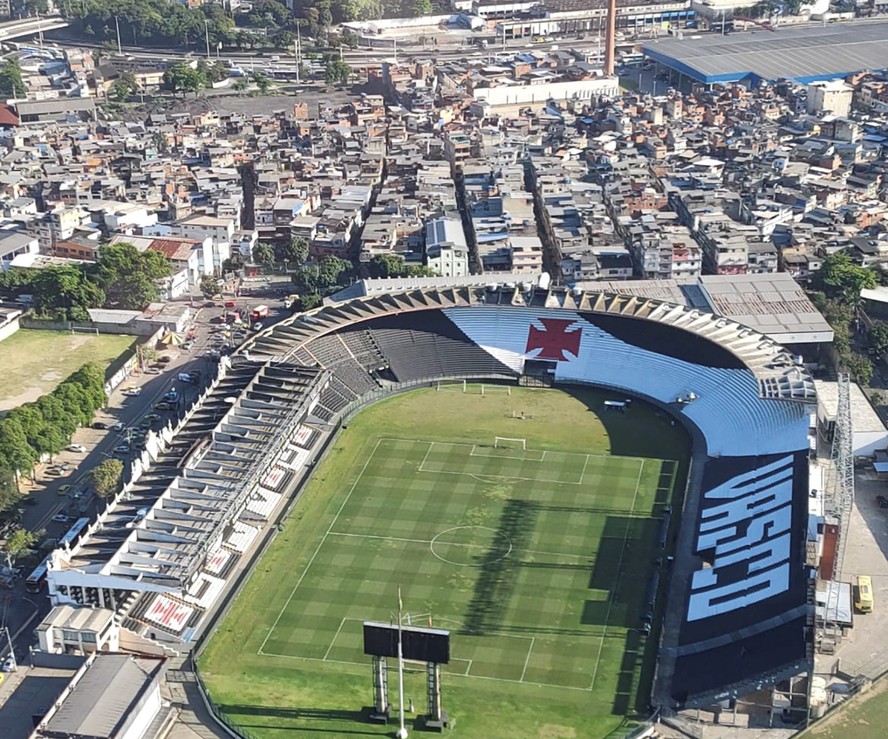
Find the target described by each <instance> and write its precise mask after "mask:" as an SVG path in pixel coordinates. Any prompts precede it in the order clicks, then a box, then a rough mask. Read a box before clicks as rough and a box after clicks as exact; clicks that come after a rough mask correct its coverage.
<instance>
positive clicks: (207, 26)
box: [204, 19, 210, 59]
mask: <svg viewBox="0 0 888 739" xmlns="http://www.w3.org/2000/svg"><path fill="white" fill-rule="evenodd" d="M204 38H205V39H206V42H207V59H209V58H210V22H209V21H208V20H206V19H204Z"/></svg>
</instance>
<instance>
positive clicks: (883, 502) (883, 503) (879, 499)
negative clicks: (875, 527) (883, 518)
mask: <svg viewBox="0 0 888 739" xmlns="http://www.w3.org/2000/svg"><path fill="white" fill-rule="evenodd" d="M876 503H877V504H878V506H879V508H888V498H886V497H885V496H884V495H877V496H876Z"/></svg>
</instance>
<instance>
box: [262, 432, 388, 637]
mask: <svg viewBox="0 0 888 739" xmlns="http://www.w3.org/2000/svg"><path fill="white" fill-rule="evenodd" d="M381 443H382V439H379V440H378V441H377V442H376V446H374V447H373V453H372V454H371V455H370V456H369V457H367V461H366V462H364V466H363V467H361V471H360V472H359V473H358V476H357V477H356V478H355V481H354V482H353V483H352V486H351V488H349V491H348V494H347V495H346V496H345V500H343V501H342V505H341V506H339V510H338V511H336V515H335V516H334V517H333V520H332V521H331V522H330V525H329V526H328V527H327V530H326V531H325V532H324V535H323V536H322V537H321V540H320V542H318V545H317V547H316V548H315V550H314V554H312V555H311V559H309V560H308V564H307V565H305V569H303V570H302V574H301V575H300V576H299V579H298V580H297V581H296V584H295V585H294V586H293V590H292V591H291V592H290V596H289V597H288V598H287V601H286V602H285V603H284V606H283V608H281V612H280V613H279V614H278V615H277V618H276V619H275V620H274V623H273V624H272V625H271V628H270V629H269V630H268V634H266V635H265V639H264V640H263V641H262V645H261V646H260V647H259V652H258V654H262V653H263V650H264V649H265V645H266V644H267V643H268V640H269V639H270V638H271V635H272V634H273V633H274V630H275V629H276V628H277V625H278V624H279V623H280V620H281V618H282V617H283V615H284V611H286V610H287V608H288V607H289V605H290V602H291V601H292V600H293V596H294V595H296V591H297V590H298V589H299V586H300V585H301V584H302V581H303V580H304V579H305V576H306V574H307V573H308V571H309V570H310V569H311V565H312V563H313V562H314V561H315V558H316V557H317V556H318V552H320V551H321V547H322V546H324V542H325V541H327V537H328V536H329V535H330V531H332V530H333V527H334V526H335V525H336V522H337V521H338V520H339V514H341V513H342V510H343V509H344V508H345V506H346V504H347V503H348V501H349V498H351V496H352V493H353V492H354V491H355V488H356V487H357V486H358V483H359V482H360V481H361V478H362V477H363V476H364V473H365V472H366V471H367V467H369V466H370V461H371V460H372V459H373V457H375V456H376V450H377V449H379V445H380V444H381Z"/></svg>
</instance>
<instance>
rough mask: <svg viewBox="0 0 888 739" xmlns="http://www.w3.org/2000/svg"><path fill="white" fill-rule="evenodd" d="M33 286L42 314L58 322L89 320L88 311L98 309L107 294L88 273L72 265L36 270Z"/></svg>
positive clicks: (38, 311) (35, 298)
mask: <svg viewBox="0 0 888 739" xmlns="http://www.w3.org/2000/svg"><path fill="white" fill-rule="evenodd" d="M34 271H35V273H36V274H35V275H34V277H33V281H32V283H31V285H30V288H31V291H32V293H33V295H34V308H35V310H36V311H37V313H38V314H42V315H45V316H48V317H50V318H54V319H58V320H71V321H88V320H89V313H88V312H87V309H88V308H98V307H100V306H101V305H103V304H104V302H105V294H104V293H103V292H102V291H101V290H100V289H99V288H98V287H97V286H96V284H95V283H93V282H91V281H90V280H89V279H87V276H86V273H85V272H84V271H83V270H82V269H81V268H79V267H75V266H72V265H59V266H56V265H50V266H48V267H44V268H43V269H39V270H34Z"/></svg>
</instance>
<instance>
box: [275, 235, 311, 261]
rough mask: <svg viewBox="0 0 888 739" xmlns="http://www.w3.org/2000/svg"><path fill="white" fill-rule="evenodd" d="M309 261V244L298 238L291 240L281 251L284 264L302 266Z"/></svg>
mask: <svg viewBox="0 0 888 739" xmlns="http://www.w3.org/2000/svg"><path fill="white" fill-rule="evenodd" d="M306 259H308V242H307V241H306V240H305V239H303V238H300V237H298V236H295V237H293V238H292V239H290V240H289V241H288V242H287V243H286V244H285V245H284V247H283V248H282V249H281V261H282V262H296V263H297V264H302V263H304V262H305V260H306Z"/></svg>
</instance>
